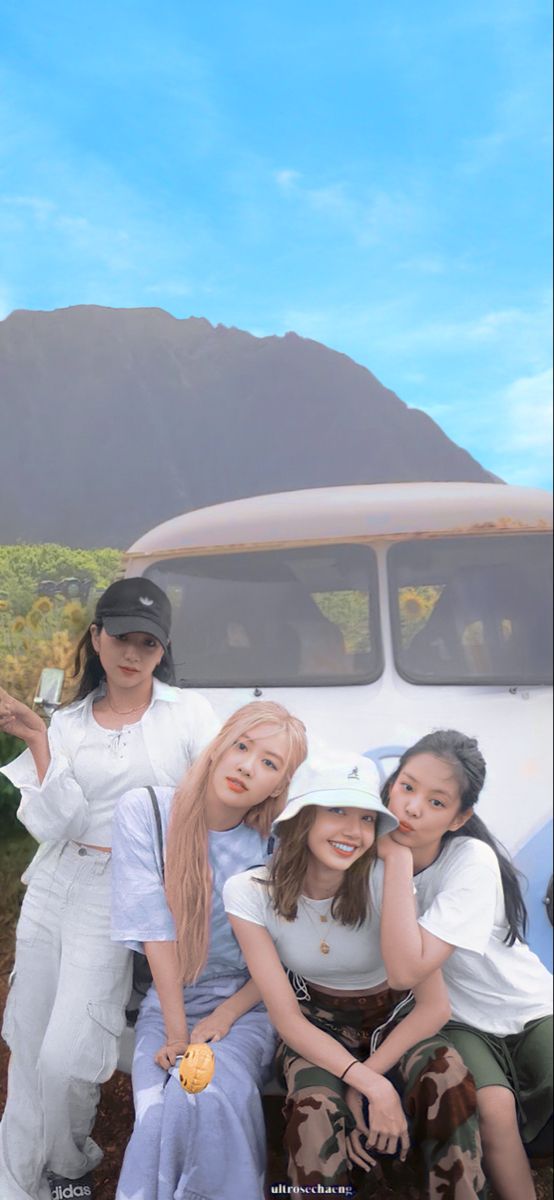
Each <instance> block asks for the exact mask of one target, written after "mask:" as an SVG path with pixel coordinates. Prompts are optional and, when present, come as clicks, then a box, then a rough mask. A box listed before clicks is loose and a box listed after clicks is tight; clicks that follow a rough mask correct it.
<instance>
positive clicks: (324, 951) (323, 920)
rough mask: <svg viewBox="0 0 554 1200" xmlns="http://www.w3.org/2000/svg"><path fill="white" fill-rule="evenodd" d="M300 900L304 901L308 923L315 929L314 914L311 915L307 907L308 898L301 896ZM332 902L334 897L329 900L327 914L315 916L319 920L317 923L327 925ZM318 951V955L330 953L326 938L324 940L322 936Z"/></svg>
mask: <svg viewBox="0 0 554 1200" xmlns="http://www.w3.org/2000/svg"><path fill="white" fill-rule="evenodd" d="M301 899H302V900H303V901H304V907H305V910H306V913H307V915H308V920H309V921H310V923H311V924H312V925H313V927H314V929H317V926H316V925H315V924H314V914H313V912H312V911H311V909H310V908H309V905H308V900H309V897H308V896H302V897H301ZM333 900H334V896H333V899H332V900H331V903H330V905H329V908H328V909H327V912H326V913H318V914H317V916H318V920H319V921H321V923H322V924H323V925H326V924H327V923H328V921H329V918H330V916H331V909H332V907H333ZM318 932H319V931H318ZM319 950H320V953H321V954H329V953H330V951H331V947H330V945H329V942H328V941H327V938H326V937H324V936H322V937H321V941H320V943H319Z"/></svg>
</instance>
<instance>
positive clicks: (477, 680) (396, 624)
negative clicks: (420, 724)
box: [386, 530, 552, 689]
mask: <svg viewBox="0 0 554 1200" xmlns="http://www.w3.org/2000/svg"><path fill="white" fill-rule="evenodd" d="M507 537H510V538H514V537H517V538H543V539H545V538H547V537H550V538H551V537H552V535H551V533H549V532H548V531H546V530H545V531H544V532H536V533H535V532H530V531H525V532H521V533H514V532H513V531H510V532H506V533H497V534H490V535H486V534H484V533H483V532H479V533H475V534H470V533H466V534H459V535H452V534H448V533H446V534H444V535H439V536H433V537H418V538H403V539H402V541H399V542H395V543H394V544H393V545H390V546H388V547H387V553H386V575H387V592H388V607H389V620H390V627H391V642H392V654H393V662H394V667H395V670H396V672H397V674H398V675H399V677H400V678H401V679H403V680H404V681H405V682H406V683H408V684H410V686H412V687H463V688H471V687H473V688H480V687H495V688H502V689H504V688H506V689H510V688H527V687H529V688H531V687H545V688H549V687H550V688H551V687H552V669H551V671H550V675H548V674H547V672H546V671H545V673H544V675H543V676H540V677H536V676H531V675H530V674H527V675H525V676H524V675H523V674H522V673H521V672H516V671H514V672H513V674H510V675H509V676H508V675H506V676H505V677H501V676H499V675H498V674H489V675H486V674H483V675H478V676H476V675H474V676H463V677H461V676H459V675H455V674H454V673H453V674H452V675H451V676H450V677H445V676H441V677H435V678H431V677H429V676H428V675H425V676H424V675H421V676H418V675H417V673H416V672H415V671H412V672H410V673H409V672H408V671H407V669H406V666H405V664H403V663H402V662H401V661H400V656H401V655H402V650H403V649H405V648H403V647H402V629H401V621H400V611H399V605H398V582H397V580H396V579H395V578H394V568H393V566H392V560H393V558H394V556H395V555H396V554H398V553H399V548H400V547H403V546H406V545H417V544H419V545H421V544H428V543H429V542H433V543H435V544H436V543H437V542H438V543H441V542H443V543H444V542H448V543H453V542H466V543H467V542H469V541H474V540H475V538H479V540H484V539H485V538H487V539H488V540H491V541H494V542H496V541H497V540H498V539H499V538H507ZM413 586H425V585H417V584H414V585H413ZM550 667H551V668H552V664H551V663H550Z"/></svg>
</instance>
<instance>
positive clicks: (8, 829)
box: [0, 732, 25, 838]
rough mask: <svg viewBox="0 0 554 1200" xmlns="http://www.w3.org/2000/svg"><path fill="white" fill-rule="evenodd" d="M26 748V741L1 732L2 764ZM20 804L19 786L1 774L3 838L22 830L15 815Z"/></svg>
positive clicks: (0, 829)
mask: <svg viewBox="0 0 554 1200" xmlns="http://www.w3.org/2000/svg"><path fill="white" fill-rule="evenodd" d="M24 749H25V746H24V743H23V742H20V741H19V739H18V738H14V737H10V734H9V733H2V732H0V766H2V765H3V764H4V763H7V762H11V760H12V758H15V757H16V755H17V754H20V753H21V751H22V750H24ZM18 804H19V792H18V790H17V788H14V787H13V786H12V784H11V783H10V782H9V780H8V779H6V776H5V775H0V836H1V837H2V838H4V837H6V836H9V835H10V834H14V833H18V832H19V831H20V830H21V825H20V824H19V822H18V820H17V817H16V815H15V814H16V810H17V806H18Z"/></svg>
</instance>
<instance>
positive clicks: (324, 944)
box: [319, 938, 331, 954]
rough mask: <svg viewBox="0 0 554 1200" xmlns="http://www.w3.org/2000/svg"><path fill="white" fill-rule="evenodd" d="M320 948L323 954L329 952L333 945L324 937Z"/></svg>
mask: <svg viewBox="0 0 554 1200" xmlns="http://www.w3.org/2000/svg"><path fill="white" fill-rule="evenodd" d="M319 949H320V950H321V953H322V954H328V953H329V950H330V949H331V947H330V945H329V943H328V942H326V941H325V938H322V940H321V941H320V943H319Z"/></svg>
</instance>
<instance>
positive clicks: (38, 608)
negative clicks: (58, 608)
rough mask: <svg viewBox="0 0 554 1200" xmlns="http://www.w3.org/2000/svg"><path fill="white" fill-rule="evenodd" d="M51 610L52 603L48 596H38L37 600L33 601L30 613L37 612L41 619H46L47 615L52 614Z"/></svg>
mask: <svg viewBox="0 0 554 1200" xmlns="http://www.w3.org/2000/svg"><path fill="white" fill-rule="evenodd" d="M52 608H53V605H52V601H51V600H49V598H48V596H39V598H38V600H35V603H34V604H33V608H32V609H31V612H33V611H35V612H39V613H41V615H42V616H43V617H47V616H48V613H49V612H52Z"/></svg>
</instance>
